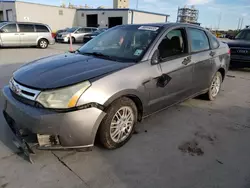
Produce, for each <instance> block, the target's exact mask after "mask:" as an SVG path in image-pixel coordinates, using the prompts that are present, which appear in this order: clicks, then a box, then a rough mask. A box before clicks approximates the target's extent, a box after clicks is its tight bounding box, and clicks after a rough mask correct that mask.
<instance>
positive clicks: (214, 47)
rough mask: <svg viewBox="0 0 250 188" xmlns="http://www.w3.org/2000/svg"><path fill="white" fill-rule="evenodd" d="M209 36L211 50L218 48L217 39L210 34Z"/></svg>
mask: <svg viewBox="0 0 250 188" xmlns="http://www.w3.org/2000/svg"><path fill="white" fill-rule="evenodd" d="M209 35H210V43H211V47H212V49H216V48H219V46H220V43H219V42H218V40H217V38H216V37H215V36H214V35H212V34H209Z"/></svg>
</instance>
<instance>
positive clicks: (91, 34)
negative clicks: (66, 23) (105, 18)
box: [83, 28, 107, 43]
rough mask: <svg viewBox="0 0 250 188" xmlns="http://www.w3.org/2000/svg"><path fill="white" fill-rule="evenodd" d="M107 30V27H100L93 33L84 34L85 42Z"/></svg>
mask: <svg viewBox="0 0 250 188" xmlns="http://www.w3.org/2000/svg"><path fill="white" fill-rule="evenodd" d="M106 30H107V28H100V29H97V30H96V31H94V32H93V33H90V34H86V35H84V37H83V43H87V42H88V41H90V40H91V39H93V38H95V37H96V36H97V35H99V34H101V33H103V32H104V31H106Z"/></svg>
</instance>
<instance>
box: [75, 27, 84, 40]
mask: <svg viewBox="0 0 250 188" xmlns="http://www.w3.org/2000/svg"><path fill="white" fill-rule="evenodd" d="M83 36H84V28H79V29H77V30H76V31H75V32H74V38H75V40H76V42H82V41H83Z"/></svg>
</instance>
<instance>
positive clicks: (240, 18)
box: [237, 18, 241, 30]
mask: <svg viewBox="0 0 250 188" xmlns="http://www.w3.org/2000/svg"><path fill="white" fill-rule="evenodd" d="M240 22H241V18H239V21H238V26H237V30H239V28H240Z"/></svg>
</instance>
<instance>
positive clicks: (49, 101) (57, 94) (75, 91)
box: [36, 81, 91, 109]
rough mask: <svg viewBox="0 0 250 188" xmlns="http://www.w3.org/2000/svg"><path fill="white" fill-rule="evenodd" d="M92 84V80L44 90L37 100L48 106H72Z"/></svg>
mask: <svg viewBox="0 0 250 188" xmlns="http://www.w3.org/2000/svg"><path fill="white" fill-rule="evenodd" d="M90 86H91V84H90V82H89V81H85V82H82V83H79V84H76V85H73V86H69V87H65V88H62V89H55V90H51V91H44V92H41V93H40V94H39V96H38V97H37V99H36V100H37V101H38V102H39V103H41V104H42V105H43V106H44V107H46V108H63V109H65V108H72V107H75V106H76V104H77V102H78V100H79V98H80V97H81V95H82V94H83V93H84V92H85V91H86V90H87V89H88V88H89V87H90Z"/></svg>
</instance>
